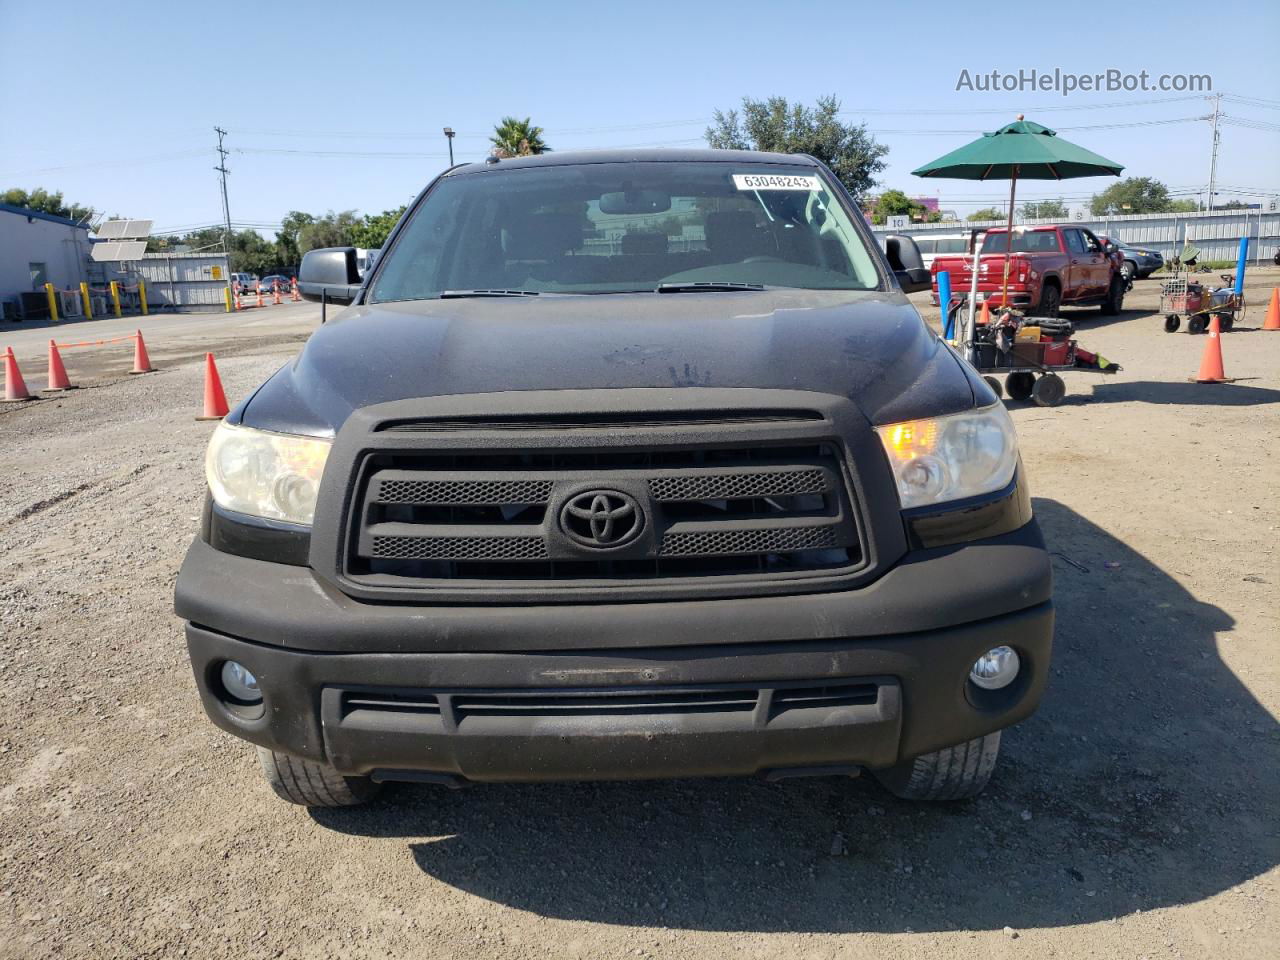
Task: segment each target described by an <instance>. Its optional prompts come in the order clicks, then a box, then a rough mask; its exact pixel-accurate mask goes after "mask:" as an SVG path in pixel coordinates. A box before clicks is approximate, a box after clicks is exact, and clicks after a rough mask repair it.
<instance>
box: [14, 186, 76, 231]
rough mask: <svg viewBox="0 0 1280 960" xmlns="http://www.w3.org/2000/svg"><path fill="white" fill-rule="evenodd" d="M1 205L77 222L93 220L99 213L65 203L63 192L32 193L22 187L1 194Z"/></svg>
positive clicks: (37, 188)
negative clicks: (24, 208) (23, 208)
mask: <svg viewBox="0 0 1280 960" xmlns="http://www.w3.org/2000/svg"><path fill="white" fill-rule="evenodd" d="M0 203H8V204H11V205H13V206H15V207H26V208H27V209H28V210H39V211H40V212H41V213H49V214H52V215H53V216H55V217H66V218H68V219H70V220H75V221H77V222H84V221H88V220H92V219H93V215H94V214H95V213H97V211H96V210H94V209H93V207H86V206H84V205H83V204H79V203H66V202H64V201H63V199H62V191H61V190H59V191H58V192H57V193H50V192H49V191H48V190H46V189H45V188H44V187H36V188H35V189H34V190H31V191H26V190H23V189H22V188H21V187H10V188H9V189H8V190H5V191H4V192H3V193H0Z"/></svg>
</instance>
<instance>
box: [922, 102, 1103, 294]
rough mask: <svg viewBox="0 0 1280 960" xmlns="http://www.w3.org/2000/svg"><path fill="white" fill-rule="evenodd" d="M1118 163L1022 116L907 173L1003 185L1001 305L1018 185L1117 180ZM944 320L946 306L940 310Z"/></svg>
mask: <svg viewBox="0 0 1280 960" xmlns="http://www.w3.org/2000/svg"><path fill="white" fill-rule="evenodd" d="M1123 169H1124V167H1122V166H1121V165H1120V164H1118V163H1116V162H1115V161H1113V160H1108V159H1107V158H1106V157H1100V156H1098V155H1097V154H1096V153H1093V152H1092V151H1090V150H1086V149H1085V148H1084V147H1078V146H1076V145H1075V144H1074V143H1069V142H1068V141H1066V140H1063V139H1062V138H1061V137H1059V136H1058V135H1057V133H1055V132H1054V131H1052V130H1050V129H1049V128H1048V127H1042V126H1041V125H1040V124H1038V123H1035V122H1033V121H1031V120H1024V119H1023V118H1022V115H1021V114H1019V115H1018V119H1017V120H1015V121H1014V122H1013V123H1011V124H1008V125H1007V126H1004V127H1001V128H1000V129H999V130H996V131H995V132H994V133H984V134H983V135H982V136H981V137H979V138H978V139H977V140H974V141H973V142H972V143H968V144H965V145H964V146H963V147H961V148H960V149H959V150H952V151H951V152H950V153H948V154H947V155H946V156H944V157H939V158H938V159H937V160H934V161H933V162H932V163H926V164H925V165H924V166H923V167H920V168H918V169H916V170H912V171H911V172H912V173H913V174H914V175H915V176H917V177H946V178H949V179H953V180H1008V181H1009V224H1008V233H1007V234H1006V235H1005V236H1006V237H1007V238H1008V239H1006V240H1005V252H1004V289H1003V291H1002V293H1001V298H1000V301H1001V303H1002V304H1007V303H1008V302H1009V253H1010V251H1011V249H1012V248H1013V201H1014V196H1015V193H1016V191H1017V187H1018V181H1019V180H1071V179H1074V178H1076V177H1101V176H1112V177H1118V176H1120V171H1121V170H1123ZM942 309H943V315H944V316H945V315H946V309H947V307H946V305H945V304H944V305H943V308H942Z"/></svg>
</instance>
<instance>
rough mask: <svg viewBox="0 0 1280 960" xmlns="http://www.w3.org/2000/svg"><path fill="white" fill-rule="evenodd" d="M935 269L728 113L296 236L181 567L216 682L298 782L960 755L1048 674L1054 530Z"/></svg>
mask: <svg viewBox="0 0 1280 960" xmlns="http://www.w3.org/2000/svg"><path fill="white" fill-rule="evenodd" d="M927 283H928V274H927V272H925V271H924V270H923V269H921V268H920V265H919V260H918V255H916V252H915V249H914V244H912V243H911V242H910V241H909V240H907V239H906V238H889V239H888V241H887V242H886V245H885V250H884V251H882V250H881V249H880V248H879V247H878V246H877V244H876V242H875V240H874V238H873V237H872V236H871V234H870V232H869V231H868V229H867V227H866V224H865V222H864V221H863V219H862V217H861V215H860V214H859V213H858V210H857V207H856V206H855V205H854V204H853V202H852V201H851V199H850V197H849V196H848V195H847V193H846V192H845V190H844V189H843V187H842V186H841V185H840V183H839V181H838V180H836V178H835V177H834V176H833V175H832V174H831V173H830V171H828V170H827V169H826V167H824V166H823V165H822V164H821V163H819V162H817V161H815V160H813V159H811V158H808V157H802V156H786V155H778V154H768V153H753V152H734V151H681V152H668V151H632V152H625V153H623V152H608V153H579V154H573V153H554V154H549V155H544V156H540V157H530V158H518V159H503V160H500V161H498V160H492V159H491V160H489V161H486V162H484V163H476V164H468V165H461V166H457V167H454V168H452V169H450V170H448V171H446V172H445V173H444V174H442V175H441V176H439V177H437V178H436V179H435V180H434V181H433V182H432V183H431V184H430V185H429V186H428V187H427V188H426V189H425V190H424V191H423V192H422V194H421V195H420V196H419V197H418V199H417V200H416V201H415V202H414V203H413V205H412V206H411V207H410V209H409V211H408V212H407V213H406V214H405V216H404V217H403V219H402V220H401V222H400V223H399V224H398V225H397V227H396V228H395V230H394V231H393V233H392V235H391V236H390V238H389V240H388V242H387V244H386V245H385V247H384V249H383V254H382V256H381V257H380V258H379V260H378V262H377V264H376V266H375V267H374V268H373V270H372V271H371V272H370V273H369V275H368V276H365V277H363V278H362V277H361V276H360V274H359V272H358V271H357V266H356V260H355V251H354V249H350V248H335V249H327V250H318V251H312V252H311V253H309V254H308V255H307V256H306V258H305V260H304V261H303V264H302V269H301V272H300V277H299V285H300V289H301V290H302V292H303V294H304V296H306V297H308V298H309V299H313V300H322V301H324V302H325V303H326V304H341V305H346V307H347V308H346V309H344V310H342V311H341V312H340V313H337V314H336V315H333V316H331V317H329V319H328V322H327V323H325V324H323V325H322V326H321V327H320V328H319V329H318V330H317V332H316V333H315V334H314V335H313V336H312V337H311V339H310V340H309V341H308V343H307V344H306V346H305V348H304V349H303V350H302V352H301V353H300V354H299V356H298V357H297V358H296V359H294V360H293V361H292V362H290V363H289V364H287V365H286V366H284V367H283V368H281V369H280V370H279V371H278V372H277V373H276V374H275V375H273V376H272V377H271V378H270V379H269V380H267V382H266V383H264V384H262V386H261V387H259V388H258V389H257V390H256V391H254V392H253V393H252V394H251V395H250V396H249V397H248V399H246V400H244V401H243V402H242V403H241V404H240V405H239V406H238V407H237V408H236V409H235V410H234V411H233V412H232V413H231V415H230V416H228V417H227V418H226V420H225V421H224V422H222V423H220V424H219V425H218V427H217V429H216V431H215V433H214V435H213V438H212V441H211V443H210V446H209V451H208V456H207V463H206V474H207V480H208V485H209V497H208V500H207V505H206V508H205V511H204V518H203V524H202V528H201V530H200V533H199V536H198V537H197V538H196V540H195V542H194V543H193V544H192V546H191V549H190V552H189V553H188V555H187V558H186V561H185V563H184V564H183V567H182V571H181V574H180V576H179V578H178V583H177V590H176V610H177V613H178V614H179V616H181V617H182V618H183V619H184V620H185V621H186V636H187V643H188V647H189V651H190V656H191V661H192V664H193V667H194V671H195V678H196V683H197V684H198V686H199V690H200V695H201V697H202V699H203V702H204V706H205V709H206V710H207V712H208V714H209V716H210V717H211V718H212V720H213V721H214V722H215V723H216V724H218V725H219V726H221V727H222V728H224V729H225V730H228V731H230V732H231V733H233V734H235V735H236V736H239V737H242V738H244V739H246V740H249V741H251V742H253V743H255V744H257V745H258V747H259V754H260V757H261V759H262V763H263V768H264V770H265V773H266V776H267V779H268V780H269V781H270V783H271V785H272V786H273V787H274V788H275V791H276V792H277V793H278V794H279V795H280V796H282V797H283V798H285V799H286V800H290V801H293V802H295V803H302V804H309V805H341V804H351V803H357V802H360V801H363V800H366V799H368V798H369V797H371V796H372V795H373V793H374V792H375V791H376V790H377V788H378V786H379V784H380V783H382V782H383V781H395V780H401V781H418V782H432V783H439V784H444V785H451V786H459V785H462V784H465V783H468V782H472V781H545V780H564V779H630V778H648V777H683V776H741V775H763V776H767V777H770V778H781V777H789V776H806V775H839V776H850V775H856V774H858V773H860V772H861V771H863V770H869V771H871V772H873V773H874V774H875V775H876V776H877V777H878V778H879V779H880V780H881V782H882V783H884V784H885V785H886V786H887V787H888V788H889V789H890V790H892V791H894V792H895V793H897V794H898V795H900V796H905V797H911V798H919V799H934V798H957V797H968V796H972V795H974V794H976V793H977V792H978V791H980V790H981V789H982V788H983V787H984V786H985V785H986V783H987V781H988V779H989V778H990V776H991V773H992V769H993V767H994V765H995V761H996V756H997V753H998V749H999V743H1000V731H1001V729H1002V728H1004V727H1006V726H1009V725H1010V724H1012V723H1015V722H1017V721H1019V720H1021V719H1022V718H1024V717H1026V716H1027V715H1028V714H1029V713H1031V712H1032V711H1033V710H1034V709H1035V707H1036V705H1037V703H1038V701H1039V699H1040V696H1041V692H1042V689H1043V687H1044V683H1045V678H1046V676H1047V674H1048V668H1049V655H1050V646H1051V639H1052V632H1053V607H1052V602H1051V595H1050V594H1051V584H1050V569H1049V562H1048V557H1047V554H1046V551H1045V547H1044V544H1043V542H1042V540H1041V536H1040V532H1039V530H1038V528H1037V525H1036V522H1035V520H1034V519H1033V517H1032V511H1031V501H1030V497H1029V495H1028V491H1027V485H1026V482H1025V480H1024V478H1023V473H1022V469H1021V464H1020V461H1019V457H1018V451H1017V443H1016V439H1015V436H1014V430H1013V426H1012V424H1011V422H1010V419H1009V416H1008V414H1007V413H1006V412H1005V409H1004V407H1003V406H1002V405H1001V404H1000V403H999V402H998V401H997V399H996V397H995V396H994V395H993V394H992V392H991V391H990V389H989V388H988V387H987V385H986V384H985V383H984V382H983V380H982V378H981V377H979V376H978V375H977V374H976V373H975V372H974V371H973V370H972V369H971V368H970V367H969V366H967V365H966V364H965V363H963V362H962V361H961V360H960V359H959V358H958V357H957V355H956V354H955V353H954V352H953V351H952V350H950V349H949V348H948V347H947V346H946V345H945V344H944V343H943V342H942V341H940V340H939V338H938V337H937V336H936V335H935V334H934V333H932V332H931V331H930V330H929V329H928V327H926V325H925V323H924V321H923V320H922V319H921V317H920V315H919V314H918V313H917V312H916V310H915V309H914V308H913V307H912V306H911V304H910V303H909V302H908V301H907V299H906V297H905V296H904V295H903V290H904V289H907V290H915V289H925V288H926V285H927ZM324 309H328V308H327V307H326V308H324ZM330 312H331V313H332V312H333V311H330Z"/></svg>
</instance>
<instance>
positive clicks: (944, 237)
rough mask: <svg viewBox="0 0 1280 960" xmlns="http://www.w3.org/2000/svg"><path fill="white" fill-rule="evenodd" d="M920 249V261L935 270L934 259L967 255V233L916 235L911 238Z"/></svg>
mask: <svg viewBox="0 0 1280 960" xmlns="http://www.w3.org/2000/svg"><path fill="white" fill-rule="evenodd" d="M911 239H912V240H914V241H915V242H916V246H918V247H919V248H920V259H922V260H923V261H924V265H925V266H926V267H928V268H929V269H930V270H932V269H933V258H934V257H938V256H943V257H945V256H951V255H954V254H957V253H965V252H967V251H968V249H969V234H967V233H934V234H928V233H925V234H916V235H915V236H913V237H912V238H911Z"/></svg>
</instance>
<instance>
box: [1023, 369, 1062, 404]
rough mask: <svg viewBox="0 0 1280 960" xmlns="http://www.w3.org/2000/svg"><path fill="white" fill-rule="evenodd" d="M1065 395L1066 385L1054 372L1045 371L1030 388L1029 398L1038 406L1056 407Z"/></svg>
mask: <svg viewBox="0 0 1280 960" xmlns="http://www.w3.org/2000/svg"><path fill="white" fill-rule="evenodd" d="M1066 395H1067V385H1066V384H1065V383H1064V382H1063V380H1062V378H1061V377H1060V376H1058V375H1057V374H1056V373H1046V374H1044V375H1043V376H1042V377H1040V378H1039V379H1038V380H1036V385H1035V386H1034V387H1032V388H1031V399H1032V400H1033V401H1035V404H1036V406H1038V407H1056V406H1057V405H1058V404H1060V403H1061V402H1062V398H1063V397H1065V396H1066Z"/></svg>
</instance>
